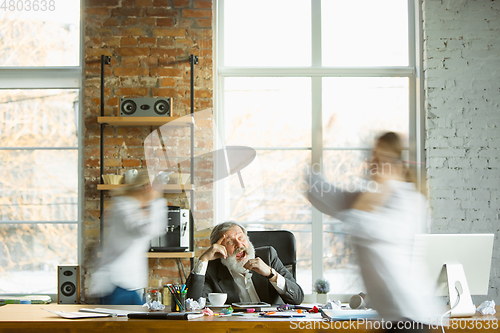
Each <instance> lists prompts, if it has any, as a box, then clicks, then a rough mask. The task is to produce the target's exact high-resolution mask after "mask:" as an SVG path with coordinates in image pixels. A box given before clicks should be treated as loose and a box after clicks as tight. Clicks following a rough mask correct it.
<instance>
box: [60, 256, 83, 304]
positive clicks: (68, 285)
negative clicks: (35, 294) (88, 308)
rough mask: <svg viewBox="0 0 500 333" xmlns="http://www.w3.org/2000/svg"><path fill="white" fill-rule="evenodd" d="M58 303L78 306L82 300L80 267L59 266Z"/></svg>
mask: <svg viewBox="0 0 500 333" xmlns="http://www.w3.org/2000/svg"><path fill="white" fill-rule="evenodd" d="M57 286H58V288H57V303H58V304H78V303H79V300H80V267H79V266H78V265H61V266H57Z"/></svg>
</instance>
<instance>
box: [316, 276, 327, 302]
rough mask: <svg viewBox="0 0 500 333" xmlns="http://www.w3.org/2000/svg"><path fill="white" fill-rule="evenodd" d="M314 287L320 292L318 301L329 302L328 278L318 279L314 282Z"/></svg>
mask: <svg viewBox="0 0 500 333" xmlns="http://www.w3.org/2000/svg"><path fill="white" fill-rule="evenodd" d="M313 289H314V291H315V292H316V293H317V294H318V295H317V298H316V301H317V302H318V303H320V304H326V302H328V292H329V291H330V282H328V281H327V280H326V279H317V280H316V282H314V285H313Z"/></svg>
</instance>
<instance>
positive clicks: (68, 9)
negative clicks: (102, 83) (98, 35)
mask: <svg viewBox="0 0 500 333" xmlns="http://www.w3.org/2000/svg"><path fill="white" fill-rule="evenodd" d="M44 3H45V4H44ZM4 4H6V6H7V7H6V9H5V10H3V9H2V10H0V66H78V65H79V63H80V60H79V53H80V45H79V42H80V1H79V0H65V1H31V2H30V4H28V2H26V1H7V2H6V3H5V2H4ZM52 4H53V6H51V5H52ZM14 6H16V7H15V8H14ZM33 6H35V7H36V6H38V10H35V7H33ZM30 7H31V10H28V8H30Z"/></svg>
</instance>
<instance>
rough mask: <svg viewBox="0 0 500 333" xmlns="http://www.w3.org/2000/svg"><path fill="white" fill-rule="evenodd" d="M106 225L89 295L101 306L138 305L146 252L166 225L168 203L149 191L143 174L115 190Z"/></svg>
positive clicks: (144, 281)
mask: <svg viewBox="0 0 500 333" xmlns="http://www.w3.org/2000/svg"><path fill="white" fill-rule="evenodd" d="M107 221H108V225H109V230H108V232H107V234H106V235H107V236H106V238H105V240H104V244H103V251H102V257H101V260H100V263H99V266H98V268H97V271H96V272H95V273H93V274H92V275H91V284H90V293H91V295H92V296H94V297H100V298H101V303H102V304H113V305H115V304H116V305H127V304H129V305H141V304H143V302H142V297H141V292H142V290H143V288H145V287H147V286H148V259H147V257H146V252H147V251H148V250H149V248H150V241H151V239H153V238H154V237H158V236H160V235H163V234H164V233H165V227H166V224H167V202H166V200H165V199H164V198H163V197H161V194H160V193H159V192H157V191H154V190H153V189H152V188H151V184H150V182H149V178H148V173H147V171H146V170H142V171H140V172H139V173H138V175H137V177H136V178H135V179H134V181H133V182H132V184H129V185H126V186H124V187H120V188H119V189H118V190H115V193H114V197H113V198H112V203H111V208H110V211H109V212H108V214H107Z"/></svg>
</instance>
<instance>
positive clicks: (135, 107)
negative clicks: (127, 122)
mask: <svg viewBox="0 0 500 333" xmlns="http://www.w3.org/2000/svg"><path fill="white" fill-rule="evenodd" d="M172 102H173V99H172V98H171V97H169V98H143V97H141V98H120V116H121V117H170V116H172V105H173V104H172Z"/></svg>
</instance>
